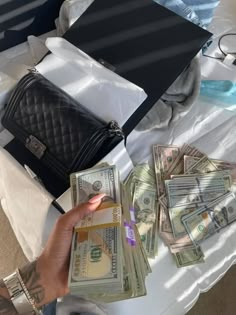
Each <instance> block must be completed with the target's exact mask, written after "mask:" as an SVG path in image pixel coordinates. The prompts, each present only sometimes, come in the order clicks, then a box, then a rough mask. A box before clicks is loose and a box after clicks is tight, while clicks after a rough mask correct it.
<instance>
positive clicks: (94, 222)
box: [75, 205, 122, 231]
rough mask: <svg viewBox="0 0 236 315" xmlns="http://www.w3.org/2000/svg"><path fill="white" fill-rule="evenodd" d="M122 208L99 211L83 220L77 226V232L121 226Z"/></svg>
mask: <svg viewBox="0 0 236 315" xmlns="http://www.w3.org/2000/svg"><path fill="white" fill-rule="evenodd" d="M121 216H122V210H121V206H119V205H117V206H115V205H114V206H113V207H111V208H106V209H102V210H97V211H95V212H93V213H90V214H89V215H87V216H86V217H84V218H82V219H81V220H80V221H79V222H78V223H77V225H76V226H75V230H76V231H81V230H90V229H101V228H107V227H111V226H120V225H121Z"/></svg>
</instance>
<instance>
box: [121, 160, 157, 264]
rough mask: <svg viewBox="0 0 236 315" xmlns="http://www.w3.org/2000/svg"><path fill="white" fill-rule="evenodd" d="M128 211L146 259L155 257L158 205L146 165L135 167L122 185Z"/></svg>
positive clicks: (149, 170)
mask: <svg viewBox="0 0 236 315" xmlns="http://www.w3.org/2000/svg"><path fill="white" fill-rule="evenodd" d="M124 186H125V190H126V192H127V194H128V197H127V198H128V202H129V206H128V207H129V210H130V215H131V217H132V220H133V222H134V223H135V224H136V226H137V229H138V232H139V234H140V238H141V241H142V244H143V247H144V249H145V252H146V255H147V257H148V258H155V256H156V255H157V246H158V244H157V241H158V235H157V225H158V203H157V190H156V183H155V174H154V171H153V170H152V169H151V168H150V167H149V166H148V164H142V165H138V166H136V167H135V168H134V169H133V171H132V172H131V173H130V174H129V176H128V178H127V180H126V181H125V183H124Z"/></svg>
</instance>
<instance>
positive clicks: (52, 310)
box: [43, 300, 57, 315]
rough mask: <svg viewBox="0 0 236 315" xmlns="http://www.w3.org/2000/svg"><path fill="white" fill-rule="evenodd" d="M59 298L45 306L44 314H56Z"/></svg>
mask: <svg viewBox="0 0 236 315" xmlns="http://www.w3.org/2000/svg"><path fill="white" fill-rule="evenodd" d="M56 305H57V300H55V301H53V302H51V303H50V304H47V305H45V306H44V307H43V315H56Z"/></svg>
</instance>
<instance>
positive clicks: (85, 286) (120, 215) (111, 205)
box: [68, 165, 151, 302]
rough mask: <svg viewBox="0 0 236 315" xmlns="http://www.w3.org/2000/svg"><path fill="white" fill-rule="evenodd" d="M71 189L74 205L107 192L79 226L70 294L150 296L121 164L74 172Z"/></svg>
mask: <svg viewBox="0 0 236 315" xmlns="http://www.w3.org/2000/svg"><path fill="white" fill-rule="evenodd" d="M71 191H72V201H73V205H74V206H75V205H78V204H79V203H82V202H86V201H88V200H89V199H90V198H92V197H93V196H94V195H96V194H98V193H99V194H100V193H104V194H105V197H104V198H103V200H102V203H101V206H100V207H99V209H98V210H99V211H95V212H94V213H92V214H90V215H89V216H87V217H86V218H84V219H83V220H81V221H80V222H79V223H78V225H77V226H76V227H75V230H74V235H73V242H72V248H71V259H70V271H69V279H68V285H69V288H70V291H71V293H72V294H78V295H80V296H85V297H87V298H90V299H94V300H97V301H101V302H113V301H118V300H123V299H128V298H132V297H138V296H143V295H145V294H146V287H145V278H146V276H147V275H148V273H150V272H151V269H150V266H149V263H148V260H147V257H146V254H145V250H144V248H143V246H142V242H141V239H140V236H139V233H138V230H137V228H136V225H135V224H134V221H133V212H132V211H130V209H129V200H128V195H127V194H126V192H125V188H124V185H122V184H121V183H120V180H119V174H118V171H117V169H116V167H115V166H110V165H100V166H98V167H95V168H92V169H88V170H85V171H82V172H78V173H74V174H72V175H71ZM121 199H122V206H121ZM100 210H101V211H100ZM131 210H132V209H131Z"/></svg>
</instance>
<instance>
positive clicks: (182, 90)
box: [135, 57, 201, 132]
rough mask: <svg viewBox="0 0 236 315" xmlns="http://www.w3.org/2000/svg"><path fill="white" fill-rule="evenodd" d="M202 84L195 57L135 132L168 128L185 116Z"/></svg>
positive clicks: (197, 61)
mask: <svg viewBox="0 0 236 315" xmlns="http://www.w3.org/2000/svg"><path fill="white" fill-rule="evenodd" d="M200 83H201V71H200V64H199V58H198V57H195V58H194V59H193V60H192V62H191V63H190V65H189V67H187V68H186V69H185V70H184V71H183V72H182V74H181V75H180V76H179V77H178V78H177V79H176V81H175V82H174V83H173V84H172V85H171V87H170V88H169V89H168V90H167V91H166V92H165V93H164V94H163V95H162V97H161V99H160V100H159V101H158V102H157V103H156V104H155V105H154V106H153V107H152V109H151V110H150V111H149V112H148V113H147V115H146V116H145V117H144V118H143V119H142V120H141V121H140V123H139V124H138V125H137V127H136V128H135V130H137V131H142V132H145V131H149V130H152V129H155V128H158V129H160V128H166V127H168V125H169V124H170V123H171V122H172V121H176V120H178V119H179V118H180V117H182V116H184V115H185V114H186V113H187V112H188V111H189V110H190V108H191V106H192V105H193V104H194V102H195V101H196V99H197V97H198V95H199V91H200Z"/></svg>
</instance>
